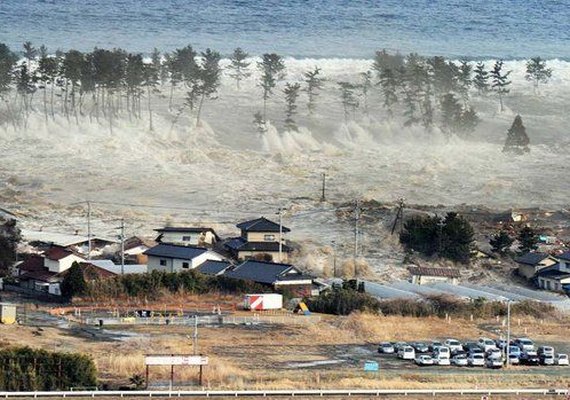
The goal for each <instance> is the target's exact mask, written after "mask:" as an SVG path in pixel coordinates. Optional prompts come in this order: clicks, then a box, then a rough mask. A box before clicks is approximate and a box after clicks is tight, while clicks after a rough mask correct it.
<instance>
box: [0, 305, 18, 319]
mask: <svg viewBox="0 0 570 400" xmlns="http://www.w3.org/2000/svg"><path fill="white" fill-rule="evenodd" d="M0 322H1V323H3V324H14V323H15V322H16V305H15V304H8V303H0Z"/></svg>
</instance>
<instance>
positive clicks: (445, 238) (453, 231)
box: [440, 212, 475, 263]
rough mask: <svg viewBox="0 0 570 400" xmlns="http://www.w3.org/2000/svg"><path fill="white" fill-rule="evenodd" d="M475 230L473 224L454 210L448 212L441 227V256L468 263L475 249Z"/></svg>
mask: <svg viewBox="0 0 570 400" xmlns="http://www.w3.org/2000/svg"><path fill="white" fill-rule="evenodd" d="M474 234H475V233H474V231H473V227H472V226H471V224H470V223H469V222H468V221H467V220H466V219H465V218H463V217H461V216H459V215H457V214H456V213H454V212H450V213H447V215H446V216H445V219H444V220H443V227H442V228H441V235H442V237H441V249H440V256H442V257H445V258H447V259H449V260H452V261H457V262H461V263H468V262H469V259H470V258H471V250H472V249H473V237H474Z"/></svg>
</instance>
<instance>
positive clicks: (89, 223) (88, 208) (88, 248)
mask: <svg viewBox="0 0 570 400" xmlns="http://www.w3.org/2000/svg"><path fill="white" fill-rule="evenodd" d="M87 259H88V260H91V202H90V201H88V202H87Z"/></svg>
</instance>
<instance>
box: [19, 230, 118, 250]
mask: <svg viewBox="0 0 570 400" xmlns="http://www.w3.org/2000/svg"><path fill="white" fill-rule="evenodd" d="M21 234H22V240H23V241H25V242H27V243H29V244H30V245H31V246H33V247H35V248H37V249H38V250H40V251H45V250H48V249H50V248H51V247H54V246H56V247H62V248H65V249H68V250H70V251H73V252H76V253H79V254H85V255H86V254H87V253H88V252H89V238H88V237H87V236H81V235H70V234H65V233H56V232H45V231H32V230H27V229H23V230H22V231H21ZM116 243H118V241H117V240H111V239H106V238H102V237H97V236H91V255H92V256H95V255H98V254H102V252H103V250H104V249H105V248H106V247H108V246H112V245H114V244H116Z"/></svg>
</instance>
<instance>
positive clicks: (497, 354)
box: [485, 349, 503, 359]
mask: <svg viewBox="0 0 570 400" xmlns="http://www.w3.org/2000/svg"><path fill="white" fill-rule="evenodd" d="M485 355H486V358H494V359H497V358H502V357H503V352H502V351H501V350H499V349H490V350H488V351H487V352H486V353H485Z"/></svg>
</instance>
